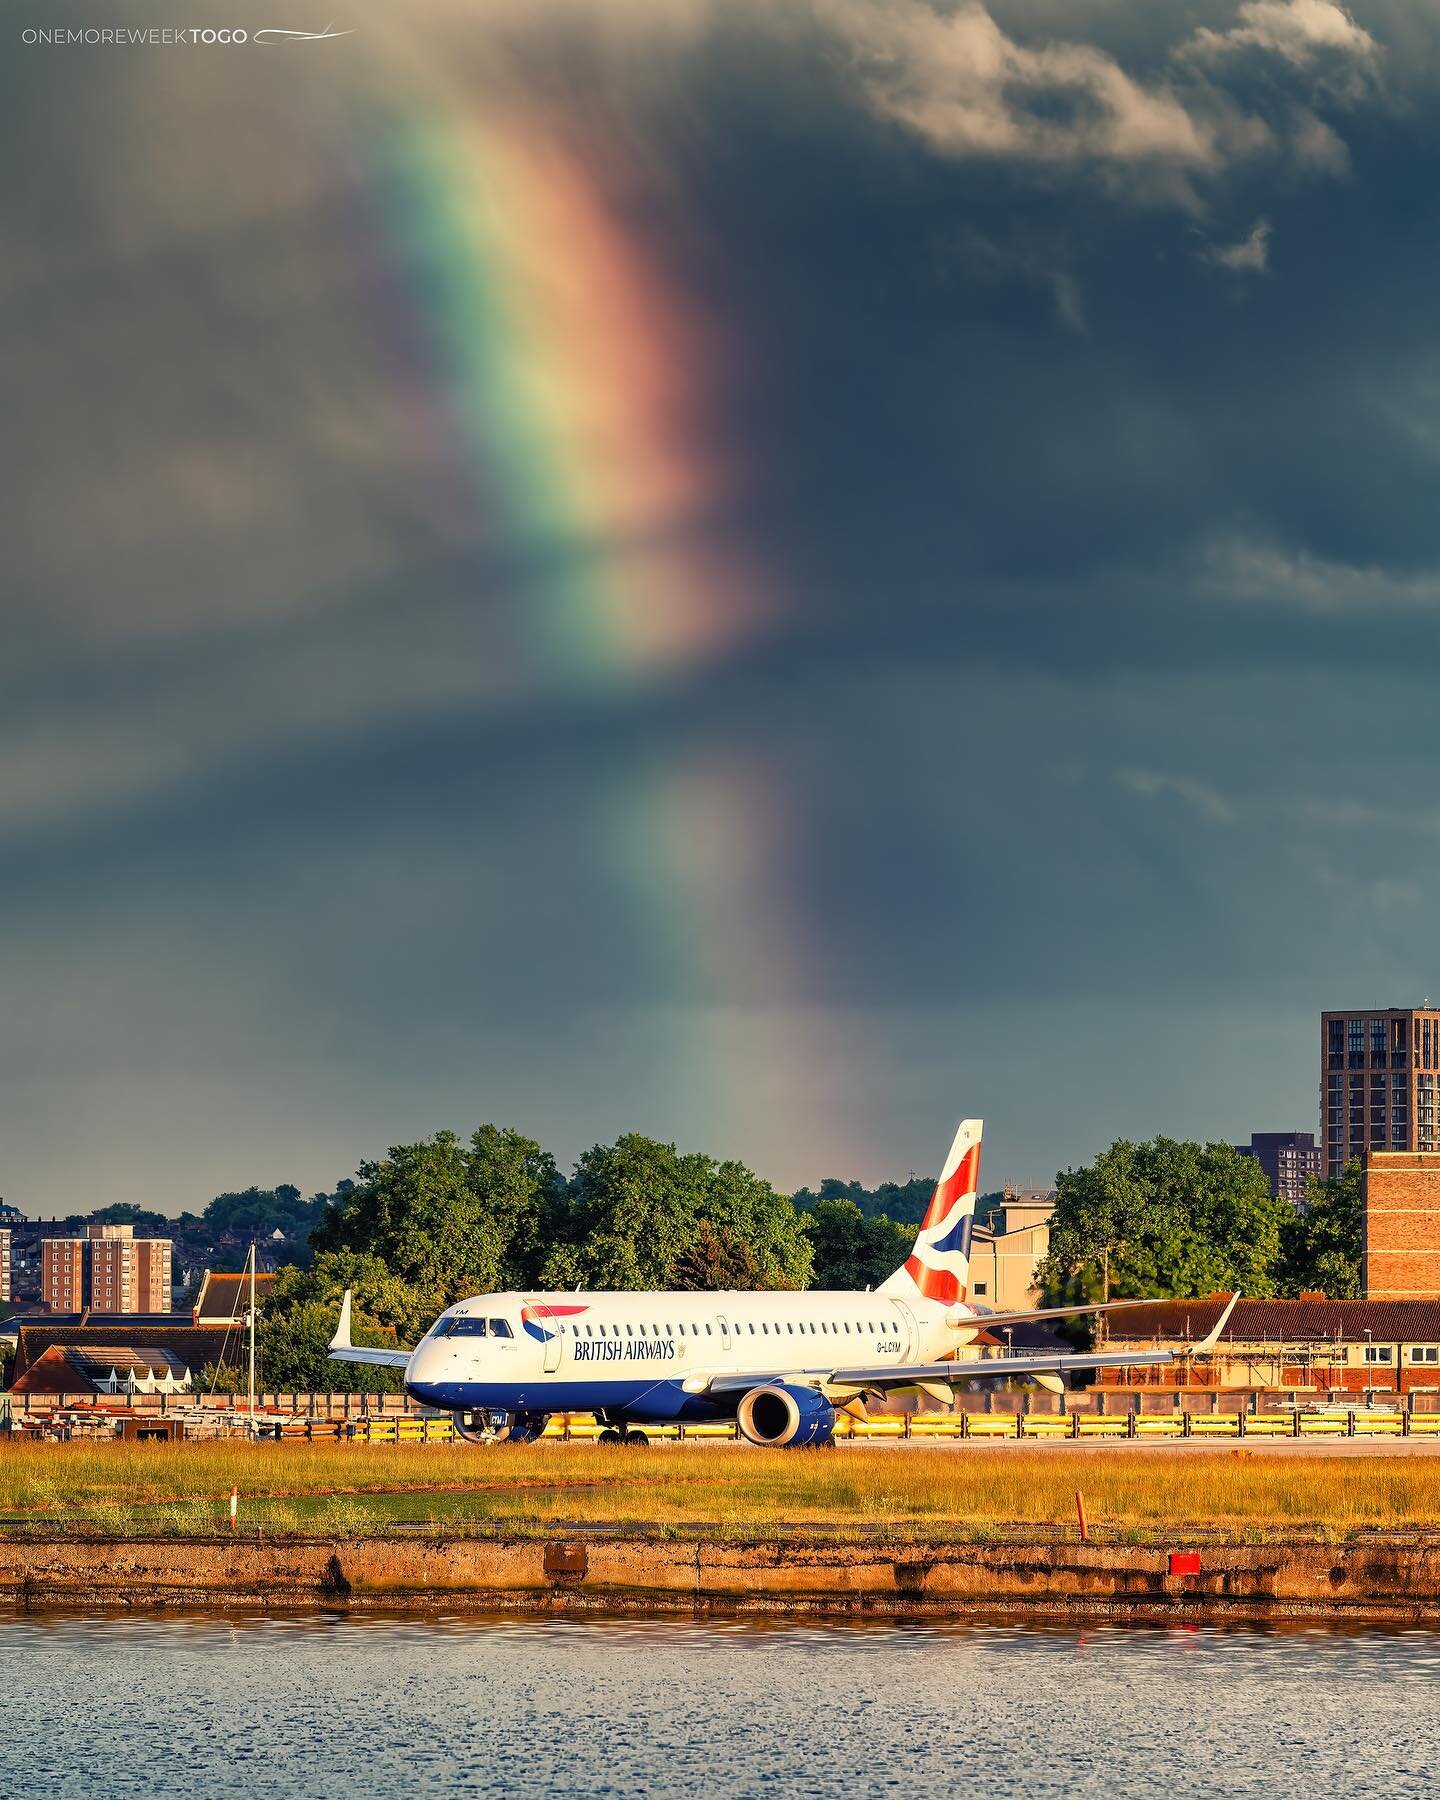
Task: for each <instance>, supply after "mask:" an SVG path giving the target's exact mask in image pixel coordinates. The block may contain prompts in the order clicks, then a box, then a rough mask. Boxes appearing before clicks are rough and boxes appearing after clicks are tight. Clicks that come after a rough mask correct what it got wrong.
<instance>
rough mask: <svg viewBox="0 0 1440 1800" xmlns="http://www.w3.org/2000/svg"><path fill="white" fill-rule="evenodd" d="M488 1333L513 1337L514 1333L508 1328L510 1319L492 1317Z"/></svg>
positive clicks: (495, 1335)
mask: <svg viewBox="0 0 1440 1800" xmlns="http://www.w3.org/2000/svg"><path fill="white" fill-rule="evenodd" d="M490 1335H491V1337H514V1335H515V1333H514V1332H513V1331H512V1330H511V1329H510V1321H509V1320H508V1319H492V1320H491V1321H490Z"/></svg>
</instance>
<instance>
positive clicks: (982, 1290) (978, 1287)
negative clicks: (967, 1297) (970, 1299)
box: [975, 1281, 990, 1295]
mask: <svg viewBox="0 0 1440 1800" xmlns="http://www.w3.org/2000/svg"><path fill="white" fill-rule="evenodd" d="M975 1292H976V1294H977V1295H978V1294H988V1293H989V1292H990V1289H989V1287H988V1286H987V1285H986V1284H985V1283H984V1282H983V1281H977V1282H976V1283H975Z"/></svg>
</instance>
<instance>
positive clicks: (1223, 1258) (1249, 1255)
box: [1039, 1138, 1293, 1300]
mask: <svg viewBox="0 0 1440 1800" xmlns="http://www.w3.org/2000/svg"><path fill="white" fill-rule="evenodd" d="M1292 1210H1293V1209H1292V1208H1291V1207H1290V1206H1289V1204H1288V1202H1286V1201H1283V1200H1280V1199H1277V1198H1276V1196H1275V1195H1274V1194H1273V1193H1272V1192H1271V1191H1270V1183H1269V1182H1268V1180H1267V1179H1266V1177H1265V1173H1264V1171H1263V1170H1262V1169H1261V1168H1260V1166H1259V1164H1258V1163H1256V1162H1255V1161H1254V1160H1253V1158H1250V1157H1244V1156H1241V1155H1239V1154H1238V1152H1237V1151H1236V1150H1235V1149H1234V1147H1233V1146H1232V1145H1230V1144H1197V1143H1178V1142H1176V1141H1175V1140H1173V1139H1171V1138H1155V1139H1153V1140H1152V1141H1151V1142H1149V1143H1143V1144H1131V1143H1127V1142H1125V1141H1123V1140H1121V1141H1119V1142H1117V1143H1114V1144H1112V1145H1111V1146H1110V1148H1109V1149H1108V1150H1106V1151H1103V1152H1102V1153H1101V1154H1100V1155H1099V1156H1097V1157H1096V1158H1095V1161H1094V1162H1093V1163H1092V1164H1090V1165H1089V1167H1087V1168H1082V1169H1067V1170H1065V1171H1063V1172H1062V1173H1061V1174H1060V1175H1059V1176H1058V1177H1057V1178H1056V1188H1055V1212H1054V1215H1053V1217H1052V1219H1051V1224H1050V1252H1049V1255H1048V1256H1047V1257H1046V1259H1045V1261H1044V1262H1043V1263H1042V1264H1041V1266H1040V1270H1039V1276H1040V1280H1041V1282H1042V1283H1043V1285H1044V1287H1045V1289H1046V1292H1047V1294H1048V1295H1050V1296H1052V1297H1055V1298H1060V1299H1076V1300H1078V1299H1080V1298H1085V1299H1092V1298H1100V1297H1101V1293H1102V1289H1103V1288H1105V1287H1106V1285H1107V1279H1108V1289H1109V1293H1110V1296H1111V1298H1114V1299H1129V1298H1145V1297H1153V1298H1157V1299H1167V1298H1188V1297H1191V1296H1196V1295H1201V1294H1209V1293H1214V1292H1215V1291H1216V1290H1219V1289H1227V1288H1237V1287H1238V1288H1241V1289H1243V1291H1244V1292H1245V1293H1247V1294H1252V1295H1265V1294H1273V1293H1274V1292H1276V1288H1277V1282H1278V1280H1279V1278H1280V1275H1281V1235H1282V1232H1283V1230H1284V1227H1285V1224H1286V1221H1287V1219H1288V1218H1289V1216H1290V1214H1291V1212H1292Z"/></svg>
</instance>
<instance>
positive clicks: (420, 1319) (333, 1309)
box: [242, 1251, 433, 1394]
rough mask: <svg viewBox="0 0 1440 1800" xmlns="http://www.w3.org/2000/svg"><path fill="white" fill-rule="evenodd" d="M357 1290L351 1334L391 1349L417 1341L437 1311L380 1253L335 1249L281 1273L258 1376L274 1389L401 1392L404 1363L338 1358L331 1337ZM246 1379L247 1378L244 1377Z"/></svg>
mask: <svg viewBox="0 0 1440 1800" xmlns="http://www.w3.org/2000/svg"><path fill="white" fill-rule="evenodd" d="M347 1287H348V1288H350V1289H352V1290H353V1293H354V1300H353V1307H352V1313H351V1325H350V1329H351V1337H352V1340H353V1341H354V1342H355V1343H357V1344H366V1345H375V1346H379V1347H381V1348H383V1349H387V1350H393V1349H396V1348H409V1346H410V1345H412V1344H414V1343H415V1342H416V1340H417V1339H418V1338H419V1337H420V1336H421V1335H422V1334H423V1333H424V1332H425V1330H426V1329H427V1328H428V1326H429V1324H430V1322H431V1319H432V1317H433V1311H432V1310H428V1309H427V1307H426V1304H425V1302H424V1301H423V1300H422V1298H421V1297H420V1295H419V1294H417V1293H416V1291H415V1290H414V1289H413V1288H411V1287H409V1286H407V1284H406V1283H404V1282H403V1281H400V1280H398V1279H397V1278H396V1277H395V1276H394V1275H393V1274H392V1273H391V1271H390V1270H389V1269H387V1268H386V1267H385V1265H384V1263H383V1262H381V1261H380V1259H379V1258H378V1257H374V1256H355V1255H351V1254H348V1253H345V1252H333V1251H332V1252H329V1253H327V1254H324V1255H320V1256H317V1257H316V1258H315V1260H314V1262H313V1263H312V1264H311V1266H310V1267H309V1268H308V1269H298V1268H294V1267H290V1268H284V1269H280V1270H278V1271H277V1272H276V1276H275V1282H274V1286H273V1287H272V1289H271V1291H270V1293H269V1295H268V1296H267V1297H266V1300H265V1302H264V1304H263V1305H262V1306H261V1308H260V1313H259V1317H258V1319H257V1321H256V1332H255V1335H256V1360H257V1363H258V1375H257V1379H258V1381H259V1383H260V1385H261V1386H262V1387H264V1388H265V1389H266V1390H267V1391H269V1392H279V1393H287V1394H288V1393H312V1392H322V1391H324V1392H330V1391H332V1390H335V1389H338V1388H344V1389H346V1390H348V1391H349V1392H351V1393H357V1394H365V1393H369V1394H374V1393H385V1392H394V1391H395V1390H396V1389H398V1388H399V1387H400V1385H401V1378H402V1374H403V1371H402V1370H400V1369H385V1368H371V1367H368V1366H366V1365H365V1364H363V1363H337V1362H332V1361H331V1360H330V1340H331V1338H332V1337H334V1335H335V1327H336V1324H337V1323H338V1321H339V1317H340V1301H341V1297H342V1295H343V1293H344V1290H345V1289H346V1288H347ZM242 1385H243V1383H242Z"/></svg>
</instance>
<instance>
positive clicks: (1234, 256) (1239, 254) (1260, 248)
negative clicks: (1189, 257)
mask: <svg viewBox="0 0 1440 1800" xmlns="http://www.w3.org/2000/svg"><path fill="white" fill-rule="evenodd" d="M1273 231H1274V226H1272V225H1271V223H1270V221H1269V220H1268V219H1257V220H1256V221H1255V224H1254V225H1253V226H1252V227H1251V228H1250V230H1249V232H1247V233H1246V235H1245V236H1244V237H1243V238H1241V239H1240V241H1239V243H1236V244H1214V245H1211V246H1210V248H1209V249H1208V250H1207V251H1206V253H1205V254H1206V257H1207V259H1208V260H1209V261H1210V262H1212V263H1214V264H1215V265H1216V266H1217V267H1218V268H1222V269H1229V270H1230V271H1231V272H1232V273H1233V274H1237V275H1261V274H1263V273H1264V272H1265V269H1266V267H1267V266H1268V264H1269V261H1270V238H1271V234H1272V232H1273Z"/></svg>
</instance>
